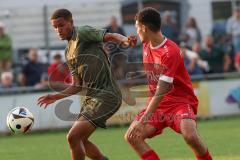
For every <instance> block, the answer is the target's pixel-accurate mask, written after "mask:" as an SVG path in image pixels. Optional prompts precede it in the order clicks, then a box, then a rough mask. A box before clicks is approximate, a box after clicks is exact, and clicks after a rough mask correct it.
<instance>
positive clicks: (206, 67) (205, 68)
mask: <svg viewBox="0 0 240 160" xmlns="http://www.w3.org/2000/svg"><path fill="white" fill-rule="evenodd" d="M200 51H201V44H200V43H199V42H195V43H194V44H193V46H192V52H193V53H195V54H196V57H197V59H198V60H197V64H198V65H199V67H200V68H201V69H202V71H204V73H207V72H209V65H208V62H207V61H204V60H202V59H201V58H200V57H199V53H200ZM187 53H188V52H187Z"/></svg>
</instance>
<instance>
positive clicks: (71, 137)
mask: <svg viewBox="0 0 240 160" xmlns="http://www.w3.org/2000/svg"><path fill="white" fill-rule="evenodd" d="M67 141H68V143H69V145H70V146H74V145H77V143H79V141H80V138H79V136H78V135H77V134H74V133H71V132H70V133H68V134H67Z"/></svg>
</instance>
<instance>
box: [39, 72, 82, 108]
mask: <svg viewBox="0 0 240 160" xmlns="http://www.w3.org/2000/svg"><path fill="white" fill-rule="evenodd" d="M81 90H82V80H81V79H79V78H78V77H75V76H74V77H73V84H71V85H70V86H68V87H67V89H65V90H63V91H61V92H59V93H55V94H47V95H45V96H42V97H40V98H39V99H38V105H40V107H42V106H44V108H46V107H47V106H48V105H49V104H52V103H54V102H55V101H57V100H59V99H63V98H66V97H69V96H72V95H74V94H77V93H79V92H80V91H81Z"/></svg>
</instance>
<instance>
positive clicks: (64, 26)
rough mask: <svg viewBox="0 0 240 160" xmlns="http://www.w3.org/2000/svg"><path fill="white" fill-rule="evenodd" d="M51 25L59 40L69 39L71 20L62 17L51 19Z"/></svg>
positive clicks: (71, 26)
mask: <svg viewBox="0 0 240 160" xmlns="http://www.w3.org/2000/svg"><path fill="white" fill-rule="evenodd" d="M52 26H53V28H54V30H55V31H56V32H57V34H58V36H59V38H60V39H61V40H69V39H70V38H71V35H72V28H73V22H72V20H66V19H64V18H57V19H52Z"/></svg>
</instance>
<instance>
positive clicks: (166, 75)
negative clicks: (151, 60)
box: [159, 50, 181, 83]
mask: <svg viewBox="0 0 240 160" xmlns="http://www.w3.org/2000/svg"><path fill="white" fill-rule="evenodd" d="M180 61H181V52H180V50H179V51H178V50H172V51H171V50H169V52H167V53H166V54H165V55H164V56H163V58H162V66H163V71H162V74H161V75H160V77H159V80H162V81H165V82H168V83H173V80H174V76H175V73H176V71H177V68H178V66H179V64H180Z"/></svg>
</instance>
